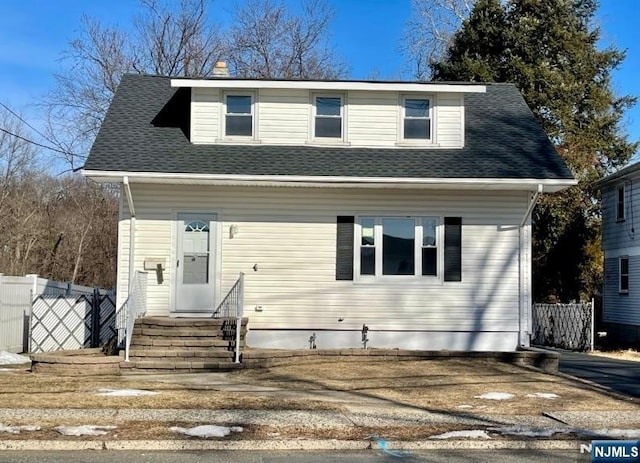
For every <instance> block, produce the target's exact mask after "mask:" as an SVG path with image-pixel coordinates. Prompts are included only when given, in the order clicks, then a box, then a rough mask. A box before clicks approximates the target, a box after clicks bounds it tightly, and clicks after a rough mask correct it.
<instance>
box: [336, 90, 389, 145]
mask: <svg viewBox="0 0 640 463" xmlns="http://www.w3.org/2000/svg"><path fill="white" fill-rule="evenodd" d="M347 102H348V106H347V111H348V112H347V120H348V124H347V139H346V141H347V142H348V143H349V144H350V145H351V146H374V147H393V146H396V144H397V141H398V130H399V129H398V111H399V110H400V108H399V106H398V94H397V93H393V92H356V91H352V92H349V94H348V99H347Z"/></svg>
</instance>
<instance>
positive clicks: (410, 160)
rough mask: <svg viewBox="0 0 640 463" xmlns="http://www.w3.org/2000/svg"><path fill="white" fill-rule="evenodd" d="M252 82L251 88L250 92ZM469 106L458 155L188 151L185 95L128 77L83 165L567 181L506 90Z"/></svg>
mask: <svg viewBox="0 0 640 463" xmlns="http://www.w3.org/2000/svg"><path fill="white" fill-rule="evenodd" d="M250 87H251V82H250V81H247V88H250ZM464 104H465V128H464V131H465V144H464V147H463V148H459V149H442V148H435V149H434V148H432V149H429V148H427V149H421V148H405V147H402V148H356V147H321V146H273V145H266V144H244V145H229V144H211V145H204V144H192V143H191V142H190V141H189V115H190V89H189V88H175V87H172V86H171V78H169V77H161V76H149V75H125V76H124V77H123V78H122V81H121V83H120V86H119V87H118V90H117V92H116V94H115V96H114V98H113V101H112V104H111V107H110V108H109V111H108V113H107V115H106V118H105V120H104V122H103V124H102V128H101V129H100V132H99V134H98V136H97V138H96V140H95V143H94V145H93V147H92V149H91V152H90V154H89V157H88V159H87V162H86V164H85V167H84V169H85V173H86V174H87V175H92V176H98V175H97V172H136V173H181V174H210V175H217V176H225V175H229V176H238V175H248V176H296V177H340V178H374V179H375V178H385V179H389V178H397V179H456V178H458V179H485V180H489V179H539V180H543V179H544V180H558V181H560V183H564V184H565V185H564V186H566V184H568V182H571V181H573V176H572V174H571V172H570V171H569V169H568V168H567V166H566V165H565V163H564V162H563V161H562V160H561V158H560V157H559V155H558V153H557V152H556V150H555V148H554V146H553V145H552V143H551V142H550V141H549V139H548V137H547V135H546V134H545V132H544V130H543V129H542V127H541V126H540V124H539V123H538V122H537V120H536V118H535V117H534V115H533V113H532V112H531V110H530V109H529V107H528V106H527V104H526V103H525V101H524V99H523V98H522V96H521V95H520V93H519V92H518V90H517V89H516V88H515V86H513V85H511V84H486V93H469V94H466V95H465V97H464Z"/></svg>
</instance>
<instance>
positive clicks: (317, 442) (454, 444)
mask: <svg viewBox="0 0 640 463" xmlns="http://www.w3.org/2000/svg"><path fill="white" fill-rule="evenodd" d="M579 445H580V442H579V441H575V440H500V441H499V440H495V441H486V440H484V441H473V440H447V441H437V440H422V441H388V442H387V445H386V448H387V449H393V450H455V449H465V450H576V451H577V449H578V446H579ZM2 450H31V451H36V450H51V451H56V450H58V451H63V450H66V451H74V450H158V451H162V450H165V451H176V450H187V451H198V450H383V449H381V448H380V446H379V445H378V444H377V443H375V442H370V441H364V440H358V441H352V440H335V439H331V440H322V439H304V440H301V439H287V440H279V441H276V440H243V441H193V440H184V441H175V440H157V441H154V440H114V441H101V440H95V441H82V442H76V441H62V440H2V441H0V451H2Z"/></svg>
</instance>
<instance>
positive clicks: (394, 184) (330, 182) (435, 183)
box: [82, 170, 578, 193]
mask: <svg viewBox="0 0 640 463" xmlns="http://www.w3.org/2000/svg"><path fill="white" fill-rule="evenodd" d="M82 174H83V175H85V176H87V177H90V178H92V179H94V180H95V181H98V182H102V183H123V182H124V179H125V178H128V181H129V183H165V184H166V183H173V184H183V185H189V184H191V185H220V186H268V187H306V188H377V189H385V188H388V189H398V188H403V189H433V190H436V189H446V190H503V191H538V190H539V188H540V186H542V188H543V189H544V191H545V192H546V193H554V192H556V191H560V190H562V189H564V188H567V187H570V186H573V185H576V184H577V183H578V182H577V180H575V179H536V178H522V179H511V178H507V179H505V178H398V177H330V176H295V175H215V174H181V173H156V172H122V171H103V170H82Z"/></svg>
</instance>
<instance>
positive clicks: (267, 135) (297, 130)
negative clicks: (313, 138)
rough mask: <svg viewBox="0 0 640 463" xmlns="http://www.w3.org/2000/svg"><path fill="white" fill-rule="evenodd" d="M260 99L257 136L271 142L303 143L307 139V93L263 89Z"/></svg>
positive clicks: (275, 143)
mask: <svg viewBox="0 0 640 463" xmlns="http://www.w3.org/2000/svg"><path fill="white" fill-rule="evenodd" d="M258 98H259V100H260V123H259V125H258V131H259V132H258V139H259V140H260V142H261V143H268V144H274V145H290V144H293V145H302V144H305V143H306V142H307V139H308V138H309V133H308V132H309V118H310V117H311V116H310V114H311V110H310V105H309V92H308V91H305V90H289V91H288V92H286V93H283V92H282V91H278V90H272V89H263V90H260V92H259V94H258Z"/></svg>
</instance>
